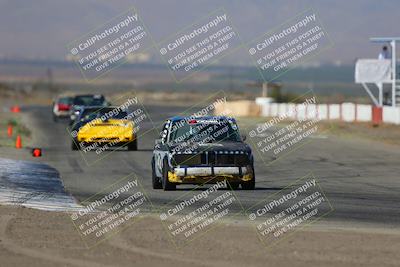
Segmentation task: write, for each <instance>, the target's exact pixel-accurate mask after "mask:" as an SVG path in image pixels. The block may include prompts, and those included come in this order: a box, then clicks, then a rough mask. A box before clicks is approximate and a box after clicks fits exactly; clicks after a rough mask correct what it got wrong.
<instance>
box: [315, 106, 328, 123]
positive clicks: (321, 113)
mask: <svg viewBox="0 0 400 267" xmlns="http://www.w3.org/2000/svg"><path fill="white" fill-rule="evenodd" d="M318 119H320V120H327V119H329V114H328V105H327V104H319V105H318Z"/></svg>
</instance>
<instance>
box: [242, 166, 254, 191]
mask: <svg viewBox="0 0 400 267" xmlns="http://www.w3.org/2000/svg"><path fill="white" fill-rule="evenodd" d="M251 169H252V172H253V179H251V180H250V181H247V182H242V189H243V190H254V189H255V188H256V174H255V172H254V166H253V165H252V166H251Z"/></svg>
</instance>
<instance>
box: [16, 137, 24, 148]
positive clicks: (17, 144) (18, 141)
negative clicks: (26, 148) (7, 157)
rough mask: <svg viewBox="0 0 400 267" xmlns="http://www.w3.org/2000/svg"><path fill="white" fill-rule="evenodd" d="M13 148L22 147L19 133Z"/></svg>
mask: <svg viewBox="0 0 400 267" xmlns="http://www.w3.org/2000/svg"><path fill="white" fill-rule="evenodd" d="M15 148H17V149H20V148H22V140H21V136H20V135H18V136H17V140H16V141H15Z"/></svg>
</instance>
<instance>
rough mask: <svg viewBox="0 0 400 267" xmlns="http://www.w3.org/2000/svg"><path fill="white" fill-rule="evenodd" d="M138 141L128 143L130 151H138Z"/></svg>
mask: <svg viewBox="0 0 400 267" xmlns="http://www.w3.org/2000/svg"><path fill="white" fill-rule="evenodd" d="M137 147H138V146H137V139H135V140H133V141H132V142H130V143H128V150H129V151H136V150H137Z"/></svg>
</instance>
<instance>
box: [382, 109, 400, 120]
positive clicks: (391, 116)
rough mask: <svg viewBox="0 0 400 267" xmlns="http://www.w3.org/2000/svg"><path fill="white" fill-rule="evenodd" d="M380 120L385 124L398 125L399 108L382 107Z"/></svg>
mask: <svg viewBox="0 0 400 267" xmlns="http://www.w3.org/2000/svg"><path fill="white" fill-rule="evenodd" d="M382 120H383V122H385V123H393V124H400V107H388V106H384V107H383V111H382Z"/></svg>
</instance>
